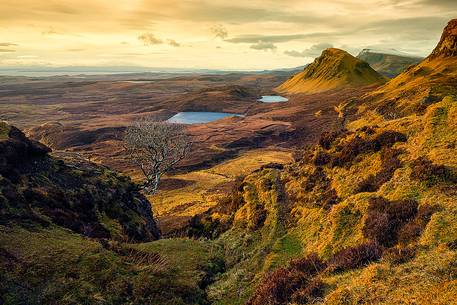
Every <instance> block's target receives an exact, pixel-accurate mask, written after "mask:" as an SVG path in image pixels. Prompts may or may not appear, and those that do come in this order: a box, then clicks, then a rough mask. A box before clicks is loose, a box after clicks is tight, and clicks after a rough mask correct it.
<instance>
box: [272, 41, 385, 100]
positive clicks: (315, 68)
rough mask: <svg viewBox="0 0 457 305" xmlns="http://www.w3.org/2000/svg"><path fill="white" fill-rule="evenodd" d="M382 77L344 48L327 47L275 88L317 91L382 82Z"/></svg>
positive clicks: (306, 91)
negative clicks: (299, 70) (300, 70)
mask: <svg viewBox="0 0 457 305" xmlns="http://www.w3.org/2000/svg"><path fill="white" fill-rule="evenodd" d="M384 81H385V79H384V77H383V76H381V75H380V74H379V73H378V72H376V71H375V70H373V69H372V68H371V67H370V65H368V64H367V63H366V62H363V61H361V60H360V59H357V58H355V57H354V56H352V55H351V54H349V53H347V52H346V51H343V50H339V49H327V50H324V51H323V52H322V55H321V56H320V57H318V58H316V59H315V60H314V62H313V63H312V64H310V65H309V66H307V67H306V68H305V69H304V70H303V72H300V73H298V74H296V75H294V76H293V77H291V78H290V79H289V80H287V81H286V82H284V83H283V84H282V85H280V86H279V87H277V88H276V89H277V90H278V91H279V92H283V93H288V94H293V93H308V94H310V93H318V92H325V91H330V90H335V89H343V88H347V87H362V86H368V85H373V84H382V83H383V82H384Z"/></svg>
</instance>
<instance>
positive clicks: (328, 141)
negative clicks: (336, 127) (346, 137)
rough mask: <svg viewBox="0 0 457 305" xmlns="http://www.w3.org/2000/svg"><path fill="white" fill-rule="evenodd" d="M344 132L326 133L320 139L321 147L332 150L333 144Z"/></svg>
mask: <svg viewBox="0 0 457 305" xmlns="http://www.w3.org/2000/svg"><path fill="white" fill-rule="evenodd" d="M342 133H344V131H343V132H342V131H333V132H328V131H324V132H323V133H322V134H321V136H320V138H319V145H320V146H322V147H323V148H325V149H330V148H331V146H332V144H333V142H334V141H335V140H336V139H337V138H338V137H339V136H340V135H341V134H342Z"/></svg>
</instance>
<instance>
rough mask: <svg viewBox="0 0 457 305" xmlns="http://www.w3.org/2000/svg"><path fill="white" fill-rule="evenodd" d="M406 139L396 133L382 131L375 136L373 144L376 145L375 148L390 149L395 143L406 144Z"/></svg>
mask: <svg viewBox="0 0 457 305" xmlns="http://www.w3.org/2000/svg"><path fill="white" fill-rule="evenodd" d="M406 141H407V137H406V136H405V135H404V134H402V133H400V132H397V131H392V130H388V131H384V132H382V133H380V134H379V135H377V136H376V137H375V139H374V142H375V143H376V145H377V146H379V147H380V148H381V147H391V146H392V145H394V144H395V143H397V142H406Z"/></svg>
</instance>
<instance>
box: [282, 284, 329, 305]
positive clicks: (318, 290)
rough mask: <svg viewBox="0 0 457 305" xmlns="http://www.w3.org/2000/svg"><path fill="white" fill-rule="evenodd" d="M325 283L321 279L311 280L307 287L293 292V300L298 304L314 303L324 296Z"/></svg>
mask: <svg viewBox="0 0 457 305" xmlns="http://www.w3.org/2000/svg"><path fill="white" fill-rule="evenodd" d="M324 288H325V285H324V283H323V282H322V281H321V280H319V279H313V280H311V281H310V282H309V283H308V284H307V285H306V286H305V287H303V288H301V289H299V290H297V291H295V292H293V294H292V296H291V298H290V299H291V302H292V303H296V304H308V303H313V301H314V300H316V299H318V298H322V297H323V296H324Z"/></svg>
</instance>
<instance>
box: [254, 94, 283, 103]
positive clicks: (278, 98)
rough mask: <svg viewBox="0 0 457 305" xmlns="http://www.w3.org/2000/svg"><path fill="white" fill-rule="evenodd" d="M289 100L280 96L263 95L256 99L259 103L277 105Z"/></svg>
mask: <svg viewBox="0 0 457 305" xmlns="http://www.w3.org/2000/svg"><path fill="white" fill-rule="evenodd" d="M288 100H289V99H287V98H285V97H283V96H280V95H263V96H262V98H261V99H258V101H259V102H263V103H279V102H287V101H288Z"/></svg>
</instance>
